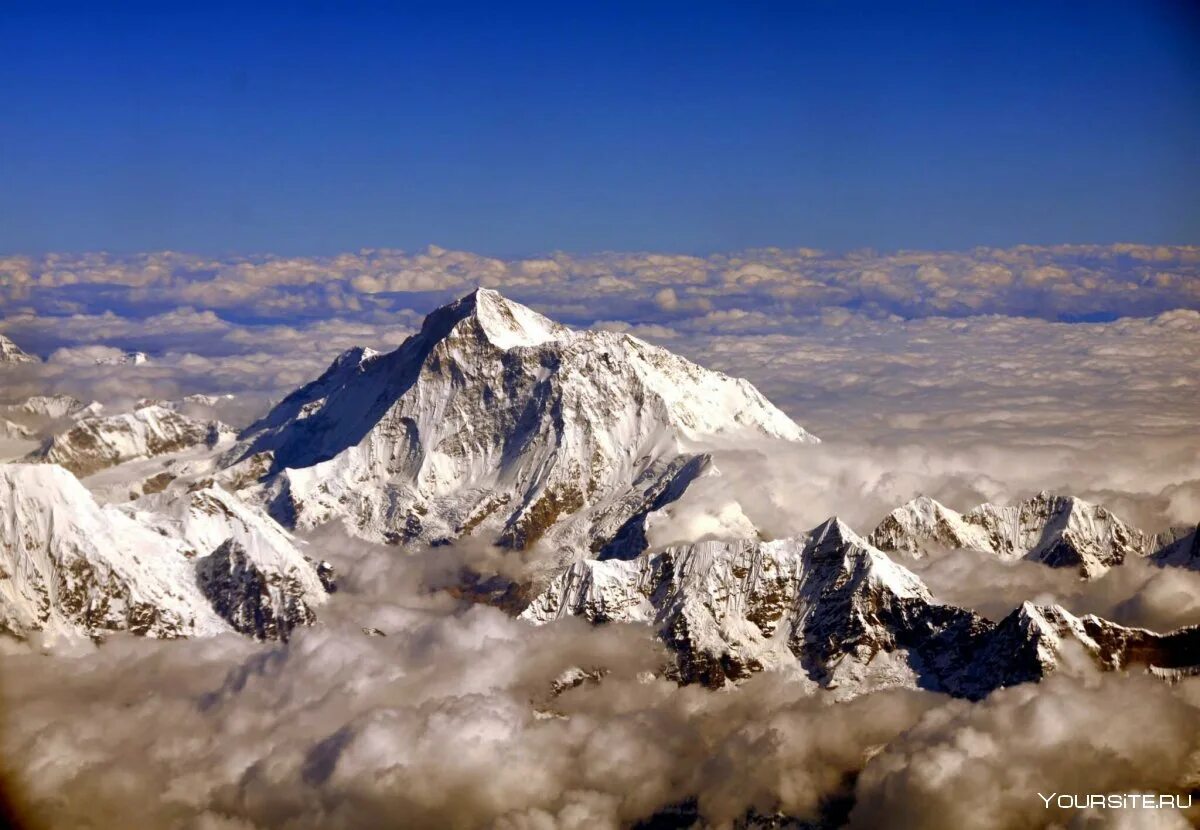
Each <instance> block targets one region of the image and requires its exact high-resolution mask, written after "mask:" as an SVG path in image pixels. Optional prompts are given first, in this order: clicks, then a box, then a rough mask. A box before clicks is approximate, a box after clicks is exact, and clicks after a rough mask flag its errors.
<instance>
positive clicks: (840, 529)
mask: <svg viewBox="0 0 1200 830" xmlns="http://www.w3.org/2000/svg"><path fill="white" fill-rule="evenodd" d="M808 537H809V539H810V540H811V544H812V545H813V546H814V547H819V546H823V545H831V544H832V545H842V544H852V545H858V546H859V547H863V548H865V547H867V543H866V542H865V541H863V539H862V537H860V536H859V535H858V534H857V533H855V532H854V529H853V528H851V527H850V525H848V524H846V523H845V522H843V521H842V520H841V519H839V518H838V517H837V516H830V517H829V518H828V519H826V520H825V521H823V522H821V524H819V525H817V526H816V527H814V528H813V529H812V530H811V531H809V533H808Z"/></svg>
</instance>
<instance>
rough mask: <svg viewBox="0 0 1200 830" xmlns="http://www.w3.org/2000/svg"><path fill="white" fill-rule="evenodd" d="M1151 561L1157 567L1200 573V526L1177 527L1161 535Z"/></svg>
mask: <svg viewBox="0 0 1200 830" xmlns="http://www.w3.org/2000/svg"><path fill="white" fill-rule="evenodd" d="M1156 547H1157V548H1158V549H1157V550H1156V551H1155V552H1154V553H1153V554H1152V555H1151V556H1150V561H1151V562H1153V563H1154V564H1155V565H1160V566H1163V567H1174V568H1188V569H1189V570H1193V571H1200V525H1196V526H1194V527H1177V528H1173V529H1172V530H1170V531H1168V532H1167V533H1164V534H1161V535H1160V536H1159V537H1158V539H1157V545H1156Z"/></svg>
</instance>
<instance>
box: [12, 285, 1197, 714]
mask: <svg viewBox="0 0 1200 830" xmlns="http://www.w3.org/2000/svg"><path fill="white" fill-rule="evenodd" d="M215 400H216V399H212V401H210V402H213V401H215ZM48 401H52V399H46V401H43V402H39V403H37V404H36V405H35V404H33V403H30V404H29V405H30V406H33V407H34V408H35V409H37V408H39V407H41V408H43V409H45V410H46V413H47V414H50V413H51V411H53V413H54V414H55V415H56V416H57V417H72V418H73V420H72V421H71V422H69V423H68V425H67V427H66V428H65V429H64V430H63V431H61V432H60V433H58V434H56V435H54V436H52V437H50V438H49V439H47V441H46V442H45V443H44V444H43V446H42V447H41V448H40V449H38V450H36V451H35V452H34V453H32V454H31V455H30V456H29V457H28V458H27V459H26V460H27V461H29V462H36V463H28V464H14V465H0V530H2V532H3V538H2V539H0V543H2V547H0V625H3V627H4V628H5V630H7V631H9V632H10V633H13V634H16V635H19V636H26V635H28V634H30V633H31V632H34V631H38V630H45V631H62V632H74V633H83V634H86V635H89V636H93V637H101V636H104V635H105V634H106V633H107V632H111V631H122V630H128V631H132V632H134V633H138V634H145V635H148V636H157V637H177V636H191V635H208V634H216V633H220V632H228V631H236V632H239V633H242V634H246V635H249V636H254V637H259V638H264V639H273V638H286V637H287V636H288V634H289V632H290V631H292V630H293V629H294V628H295V627H296V626H299V625H305V624H311V623H313V622H316V621H317V618H318V615H319V613H320V608H321V606H322V604H323V603H324V601H325V599H326V596H327V594H328V592H329V591H330V590H332V588H333V579H332V573H331V570H330V568H329V567H328V566H327V565H325V564H323V563H317V562H312V561H309V560H308V559H307V558H306V557H305V556H304V555H303V554H302V553H301V545H300V543H299V542H297V540H296V538H295V537H294V536H293V535H292V533H291V532H290V531H300V532H302V531H307V530H310V529H312V528H316V527H318V526H321V525H324V524H327V523H330V522H339V523H341V524H343V525H344V526H345V527H346V528H347V529H348V530H349V531H350V532H351V533H354V534H357V535H358V536H360V537H362V538H364V539H367V540H371V541H376V542H383V543H388V544H392V545H396V546H397V547H398V548H402V547H404V546H417V545H420V546H438V545H444V544H449V543H452V542H454V541H456V540H459V539H463V538H465V537H474V538H477V539H479V540H480V541H482V542H485V543H489V544H493V545H496V546H499V547H500V548H502V549H509V550H514V551H531V552H534V553H536V554H537V556H534V557H533V560H534V561H535V562H536V563H538V565H539V567H540V568H541V570H540V571H539V572H537V573H535V574H534V575H533V576H531V577H530V582H529V583H528V584H526V585H521V586H517V587H518V588H519V590H516V591H506V592H505V601H506V602H507V603H510V604H511V603H513V602H514V597H515V598H517V599H520V598H522V597H524V598H525V600H524V601H523V602H521V603H520V606H521V607H520V608H517V609H515V610H519V611H520V612H521V616H522V617H523V618H524V619H525V620H527V621H529V622H530V623H531V624H549V623H552V622H553V621H554V620H557V619H560V618H562V617H567V616H578V617H583V618H586V619H588V620H590V621H592V622H593V623H596V624H605V623H642V624H648V625H651V626H653V627H654V629H655V631H656V632H657V634H658V636H659V637H660V639H661V640H662V641H663V642H664V643H665V645H666V646H667V648H668V650H669V651H670V653H671V654H672V656H673V658H674V666H673V668H672V669H671V672H672V673H673V674H674V675H675V676H676V677H678V679H679V680H681V681H684V682H699V683H704V684H707V685H710V686H719V685H723V684H725V683H727V682H736V681H738V680H740V679H742V678H745V677H747V676H748V675H750V674H752V673H754V672H757V671H764V670H770V671H779V672H785V673H788V674H790V675H792V676H794V677H795V678H796V680H797V682H804V683H811V684H814V685H815V686H817V687H820V688H823V689H827V690H830V691H831V692H832V693H834V694H839V695H852V694H857V693H860V692H862V691H866V690H870V689H875V688H884V687H889V686H916V687H922V688H929V689H935V690H938V691H942V692H947V693H949V694H953V695H958V696H963V697H969V698H978V697H982V696H984V695H986V694H987V693H989V692H990V691H991V690H993V689H996V688H999V687H1002V686H1007V685H1012V684H1014V683H1020V682H1025V681H1030V680H1037V679H1038V678H1040V677H1042V676H1044V675H1045V674H1046V673H1047V672H1048V671H1052V670H1053V669H1054V668H1056V667H1057V666H1058V665H1060V664H1061V662H1062V661H1063V660H1064V659H1068V658H1067V657H1066V656H1065V655H1067V653H1068V652H1082V653H1083V654H1087V655H1090V656H1091V659H1092V660H1094V661H1095V662H1096V663H1097V664H1098V665H1101V666H1103V667H1105V668H1127V667H1132V666H1143V667H1145V668H1146V669H1148V670H1151V671H1154V672H1156V673H1159V674H1164V675H1168V676H1174V675H1175V674H1178V673H1181V672H1188V671H1190V670H1191V669H1192V667H1194V666H1196V665H1200V645H1198V639H1200V635H1198V634H1197V629H1181V630H1179V631H1176V632H1171V633H1168V634H1157V633H1154V632H1149V631H1144V630H1141V629H1134V628H1126V627H1122V626H1119V625H1116V624H1114V623H1111V622H1108V621H1106V620H1103V619H1100V618H1098V617H1094V616H1082V617H1080V616H1075V615H1072V614H1071V613H1069V612H1068V611H1066V610H1065V609H1063V608H1061V607H1059V606H1056V605H1053V604H1041V605H1035V604H1031V603H1025V604H1024V605H1022V606H1020V607H1019V608H1016V609H1014V610H1013V611H1012V612H1011V613H1010V614H1009V615H1008V616H1006V617H1004V618H1003V619H1001V620H999V621H993V620H989V619H986V618H984V617H981V616H980V615H978V614H976V613H974V612H973V611H970V610H968V609H964V608H958V607H955V606H953V605H947V604H944V603H940V602H938V601H937V600H936V599H935V598H934V597H933V596H932V595H931V594H930V592H929V590H928V588H927V587H926V586H925V585H924V584H923V583H922V582H921V580H920V579H919V578H918V577H917V576H916V575H915V574H913V573H912V572H911V571H909V570H907V569H906V568H904V567H903V566H902V565H901V564H900V563H898V562H897V561H894V560H893V559H892V558H891V557H892V556H893V555H895V556H904V557H920V556H923V555H927V554H929V553H931V552H932V551H933V550H935V549H939V548H946V549H960V548H967V549H972V550H977V551H981V552H984V553H986V554H988V555H992V556H995V557H997V558H999V559H1002V560H1006V561H1008V560H1016V559H1025V560H1031V561H1036V562H1039V563H1041V564H1044V565H1047V566H1050V567H1058V568H1071V569H1075V570H1077V571H1078V573H1079V575H1080V576H1081V577H1082V578H1085V579H1093V578H1098V577H1100V576H1102V575H1103V574H1104V573H1105V572H1106V571H1108V570H1110V569H1112V568H1114V567H1119V566H1121V565H1122V564H1123V563H1124V562H1126V561H1129V560H1131V559H1133V558H1135V557H1136V558H1140V557H1147V558H1149V559H1150V561H1152V562H1154V563H1155V564H1159V565H1163V566H1170V567H1190V568H1200V551H1198V549H1197V542H1196V532H1195V530H1194V529H1191V528H1181V529H1179V530H1177V531H1174V532H1172V533H1171V534H1168V535H1166V536H1154V535H1151V534H1146V533H1143V532H1142V531H1140V530H1138V529H1136V528H1134V527H1132V526H1130V525H1128V524H1127V523H1125V522H1123V521H1122V520H1121V519H1119V518H1118V517H1116V516H1115V515H1113V514H1112V513H1111V512H1110V511H1108V510H1107V509H1105V508H1103V507H1100V506H1097V505H1091V504H1088V503H1086V502H1083V501H1081V500H1079V499H1074V498H1070V497H1065V496H1055V495H1051V494H1048V493H1042V494H1038V495H1037V496H1035V497H1033V498H1031V499H1028V500H1026V501H1024V502H1020V503H1018V504H1015V505H1011V506H995V505H990V504H985V505H981V506H979V507H976V508H974V509H972V510H970V511H968V512H967V513H958V512H956V511H954V510H952V509H950V508H948V507H946V506H944V505H942V504H939V503H938V502H936V501H934V500H932V499H929V498H926V497H921V498H917V499H915V500H913V501H911V502H909V503H907V504H905V505H903V506H902V507H900V508H897V509H896V510H895V511H893V512H892V513H891V514H889V515H888V516H887V517H885V518H884V520H883V521H882V522H881V523H880V524H879V526H878V527H876V528H875V529H874V531H873V532H872V533H871V534H869V536H868V537H867V538H863V537H860V536H859V535H857V534H856V533H855V532H854V531H853V530H851V529H850V528H849V527H848V526H847V525H845V524H844V523H843V522H841V521H839V520H838V519H836V518H831V519H829V520H828V521H826V522H824V523H822V524H821V525H820V526H818V527H817V528H815V529H813V530H812V531H810V532H808V533H805V534H801V535H799V536H796V537H794V538H787V539H777V540H766V539H763V538H759V537H756V538H748V539H746V540H743V541H733V542H718V541H711V542H700V543H697V544H687V545H679V546H673V547H669V548H666V549H664V550H651V549H648V548H649V545H648V541H647V535H646V528H647V523H648V522H652V521H653V520H654V519H655V516H656V511H660V510H662V509H663V508H664V507H666V506H667V505H669V504H671V503H672V502H675V501H678V500H680V499H683V498H686V495H687V491H688V488H689V485H690V484H692V483H693V482H694V481H696V480H697V479H698V478H699V477H701V476H706V475H714V474H717V472H718V471H717V470H716V469H715V467H714V464H713V459H712V455H711V453H712V451H713V450H714V449H724V450H728V449H730V448H738V447H756V448H761V447H767V448H769V447H770V446H772V445H773V444H778V443H787V444H792V445H805V444H811V443H814V442H816V441H817V439H816V438H815V437H814V436H812V435H811V434H809V433H808V432H807V431H805V430H804V429H803V428H802V427H801V426H799V425H798V424H796V423H795V422H794V421H792V420H791V419H790V418H789V417H788V416H787V415H785V414H784V413H783V412H781V411H780V410H779V409H777V408H776V407H775V406H773V405H772V404H771V403H770V402H769V401H767V400H766V399H765V398H764V397H763V396H762V394H760V393H759V392H758V390H757V389H755V388H754V386H753V385H751V384H750V383H749V382H748V381H745V380H741V379H737V378H732V377H729V376H726V375H724V374H720V373H718V372H712V371H709V370H706V369H703V368H701V367H699V366H697V365H696V364H694V363H691V362H690V361H688V360H686V359H684V358H682V357H679V356H677V355H675V354H672V353H671V352H669V351H666V350H664V349H662V348H659V347H656V346H653V345H650V344H648V343H646V342H644V341H642V340H639V339H638V338H636V337H632V336H630V335H628V334H622V333H615V332H607V331H576V330H573V329H570V328H568V327H566V326H563V325H560V324H558V323H555V322H553V321H551V320H549V319H547V318H546V317H543V316H542V315H540V314H537V313H536V312H534V311H532V310H531V309H528V308H526V307H524V306H522V305H520V304H518V303H515V302H512V301H510V300H508V299H506V298H504V297H502V296H501V295H499V294H498V293H496V292H494V291H490V290H488V289H482V288H481V289H478V290H477V291H474V292H472V293H471V294H469V295H467V296H465V297H462V298H461V299H459V300H456V301H454V302H452V303H450V304H448V305H446V306H443V307H441V308H439V309H437V310H436V311H434V312H432V313H431V314H430V315H429V316H428V317H427V318H426V319H425V321H424V323H423V325H422V327H421V329H420V331H419V332H418V333H417V334H415V335H413V336H412V337H410V338H409V339H408V340H406V341H405V342H404V343H403V344H401V345H400V346H399V347H398V348H397V349H395V350H394V351H391V352H387V353H378V352H375V351H372V350H370V349H367V348H355V349H351V350H349V351H347V352H344V353H343V354H341V355H339V356H338V357H337V359H336V360H334V361H333V363H332V364H331V365H330V366H329V368H328V369H327V370H326V371H325V372H324V373H323V374H322V375H320V376H319V377H318V378H316V379H315V380H313V381H312V382H310V383H308V384H305V385H304V386H302V387H300V388H299V389H297V390H296V391H294V392H293V393H291V394H290V395H288V396H287V397H285V398H284V399H283V400H281V401H280V402H279V403H278V404H277V405H275V406H274V407H273V408H272V409H271V410H270V411H269V412H268V413H267V414H265V415H264V416H263V417H262V418H261V419H259V420H258V421H256V422H255V423H253V424H251V425H250V426H249V427H247V428H246V429H244V430H242V431H241V432H240V433H237V434H236V435H235V434H234V432H233V431H232V430H231V429H230V428H228V427H226V426H224V425H223V424H221V423H220V422H216V421H205V420H197V419H193V418H191V417H189V416H187V415H185V414H183V412H182V411H181V410H183V409H185V408H186V407H183V406H179V405H174V404H171V403H170V402H163V401H143V402H140V403H139V406H138V407H136V408H135V409H134V410H133V411H132V412H126V413H118V414H114V415H104V414H102V413H101V412H100V410H99V409H98V408H96V409H90V408H89V411H87V412H83V411H81V409H82V405H81V404H79V402H77V401H76V402H75V404H71V403H69V402H61V404H62V405H59V404H58V403H55V404H53V405H51V403H48ZM200 403H204V402H203V401H202V402H200ZM43 404H44V405H43ZM76 404H79V405H78V406H76ZM126 470H128V471H130V472H129V475H134V474H136V475H137V476H139V477H145V480H144V481H141V482H140V483H139V484H138V485H137V486H136V487H129V488H127V489H126V490H125V492H127V493H128V498H131V499H133V500H130V501H124V503H116V504H109V505H101V504H99V503H98V502H97V501H96V499H95V497H94V495H93V493H92V492H89V489H88V488H87V487H85V486H84V485H83V484H81V483H80V481H79V479H78V478H76V475H78V476H81V477H88V478H89V486H91V487H93V489H96V488H97V487H98V484H96V482H97V479H98V478H102V477H104V476H108V475H112V474H113V473H114V471H116V472H118V473H121V472H123V471H126ZM117 478H118V479H120V476H117ZM122 481H123V480H122ZM122 486H124V485H123V484H122ZM117 501H121V500H120V499H118V500H117ZM396 555H397V557H401V556H403V555H404V552H403V550H400V549H398V550H397V553H396ZM510 587H511V586H510ZM465 593H468V594H469V593H471V592H470V591H466V592H465ZM487 594H488V592H487V591H480V592H477V593H476V594H475V596H476V597H477V598H478V597H480V596H485V595H487Z"/></svg>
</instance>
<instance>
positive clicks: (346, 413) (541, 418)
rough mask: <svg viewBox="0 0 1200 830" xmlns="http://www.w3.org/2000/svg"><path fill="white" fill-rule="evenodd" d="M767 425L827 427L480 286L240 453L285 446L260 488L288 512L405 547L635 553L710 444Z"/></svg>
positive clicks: (617, 337)
mask: <svg viewBox="0 0 1200 830" xmlns="http://www.w3.org/2000/svg"><path fill="white" fill-rule="evenodd" d="M764 437H770V438H775V439H783V440H789V441H813V440H815V439H814V438H812V436H810V435H808V433H806V432H805V431H804V430H802V429H801V428H800V427H798V426H797V425H796V424H795V423H793V422H792V421H791V420H790V419H789V418H788V417H787V416H786V415H784V414H783V413H782V412H780V411H779V410H778V409H776V408H775V407H774V406H772V405H771V404H770V403H769V402H768V401H766V399H764V398H763V397H762V395H761V394H759V393H758V391H757V390H756V389H754V387H753V386H751V385H750V384H749V383H748V382H746V381H744V380H736V379H733V378H729V377H727V376H725V375H721V374H718V373H715V372H709V371H707V370H704V369H702V368H700V367H698V366H696V365H694V364H692V363H690V362H688V361H687V360H684V359H683V358H680V357H678V356H676V355H673V354H671V353H670V352H667V351H665V350H663V349H659V348H656V347H654V346H651V345H649V344H647V343H644V342H642V341H640V340H638V339H636V338H634V337H630V336H628V335H624V334H616V333H612V332H587V331H585V332H576V331H572V330H571V329H568V328H566V327H565V326H561V325H558V324H556V323H554V322H552V321H550V320H548V319H546V318H545V317H542V316H541V315H539V314H536V313H535V312H533V311H531V310H530V309H528V308H525V307H524V306H521V305H518V304H516V303H512V302H510V301H508V300H506V299H504V298H503V297H501V296H500V295H499V294H497V293H495V292H493V291H488V290H485V289H480V290H478V291H476V292H474V293H472V294H470V295H468V296H466V297H464V298H462V299H460V300H458V301H456V302H454V303H452V304H450V305H448V306H445V307H443V308H440V309H438V310H437V311H435V312H433V313H432V314H430V315H429V316H428V317H427V318H426V320H425V322H424V325H423V326H422V329H421V332H420V333H419V334H417V335H415V336H414V337H412V338H410V339H409V340H407V341H406V342H405V343H404V344H403V345H401V346H400V348H398V349H397V350H396V351H394V352H391V353H388V354H375V353H373V352H370V351H368V350H364V349H354V350H351V351H349V352H347V353H345V354H343V355H342V356H341V357H339V358H338V359H337V360H336V361H335V362H334V363H333V365H331V366H330V367H329V369H328V370H327V371H326V372H325V373H324V374H323V375H322V376H321V377H320V378H318V379H317V380H316V381H314V382H313V383H310V384H308V385H307V386H305V387H303V388H301V389H299V390H297V391H296V392H295V393H293V394H292V395H290V396H288V397H287V398H286V399H285V400H284V401H282V402H281V403H280V404H279V405H278V406H277V407H275V409H274V410H273V411H272V412H271V413H270V414H268V415H267V416H266V417H265V418H263V419H262V420H261V421H259V422H258V423H256V424H254V425H253V426H251V427H250V428H249V429H247V430H246V431H245V432H244V433H243V434H242V436H241V441H240V443H239V445H238V447H237V449H236V451H235V452H232V453H230V454H229V455H228V456H227V458H226V461H227V464H228V465H229V466H230V470H229V471H228V473H227V474H228V475H230V476H238V475H240V472H239V470H240V469H241V467H242V466H244V465H245V464H247V463H249V462H250V461H251V460H253V459H262V458H269V459H270V468H269V470H268V471H267V472H266V474H265V476H263V478H262V481H261V484H259V485H258V486H257V487H256V488H254V489H253V490H252V492H253V493H254V495H255V497H256V498H258V499H259V500H261V501H262V502H263V503H265V504H269V505H270V507H271V510H272V512H273V515H275V516H276V517H277V518H280V519H281V520H283V521H285V522H287V523H292V524H295V525H299V526H314V525H317V524H321V523H323V522H327V521H330V520H339V519H341V520H345V521H346V522H347V523H348V525H349V526H350V527H351V528H352V529H353V530H355V531H356V532H358V533H360V534H361V535H363V536H365V537H367V538H371V539H374V540H379V541H386V542H392V543H404V542H411V541H422V542H434V543H436V542H439V541H443V540H446V539H452V538H456V537H458V536H462V535H466V534H472V533H475V534H486V536H488V537H489V538H491V539H493V540H495V541H497V542H499V543H500V544H503V545H507V546H509V547H514V548H527V547H529V546H531V545H533V544H535V543H538V542H540V541H544V542H546V543H548V544H551V545H553V546H554V547H555V548H556V549H558V550H560V551H562V552H563V557H564V558H575V557H577V556H579V555H582V554H583V553H586V552H588V551H592V552H597V551H599V550H601V549H602V548H603V547H604V546H606V545H607V544H609V543H610V542H611V541H612V540H613V539H614V538H615V537H616V536H617V535H618V534H620V533H622V532H624V533H625V540H626V544H625V545H624V548H623V554H624V555H628V552H627V549H628V548H629V547H630V546H631V545H632V546H633V547H637V532H636V528H635V527H634V526H633V525H630V522H631V521H632V522H633V523H634V524H635V525H636V517H637V516H638V515H640V514H644V513H645V512H646V511H647V510H648V509H650V505H651V504H653V503H654V502H655V500H656V499H659V498H660V497H661V496H662V494H663V493H664V492H669V493H673V494H678V493H681V492H682V491H683V489H685V488H686V485H687V481H688V476H690V475H694V474H697V473H698V472H699V470H700V468H701V467H702V464H695V463H692V461H693V459H695V458H697V457H698V456H699V455H700V453H699V452H698V451H696V450H695V449H693V448H694V447H697V446H702V445H703V444H704V442H705V441H707V440H711V439H714V438H732V439H737V438H743V439H755V438H757V439H761V438H764ZM642 544H643V545H644V540H643V541H642ZM638 549H640V548H638ZM581 552H582V553H581ZM634 553H636V550H635V551H634Z"/></svg>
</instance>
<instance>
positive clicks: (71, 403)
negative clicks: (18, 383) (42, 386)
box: [0, 395, 100, 418]
mask: <svg viewBox="0 0 1200 830" xmlns="http://www.w3.org/2000/svg"><path fill="white" fill-rule="evenodd" d="M92 405H93V406H95V407H97V408H99V407H100V404H97V403H93V404H92ZM86 408H87V407H86V406H85V405H84V403H83V401H81V400H79V399H78V398H73V397H71V396H70V395H31V396H30V397H28V398H26V399H25V400H23V401H21V402H20V403H14V404H6V405H4V406H3V407H0V411H3V412H5V413H12V414H16V415H33V416H38V417H42V418H67V417H70V416H72V415H76V414H79V413H80V412H82V411H83V410H84V409H86ZM96 411H97V412H98V411H99V409H97V410H96Z"/></svg>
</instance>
